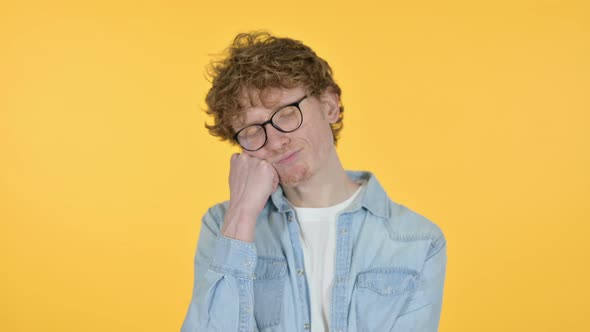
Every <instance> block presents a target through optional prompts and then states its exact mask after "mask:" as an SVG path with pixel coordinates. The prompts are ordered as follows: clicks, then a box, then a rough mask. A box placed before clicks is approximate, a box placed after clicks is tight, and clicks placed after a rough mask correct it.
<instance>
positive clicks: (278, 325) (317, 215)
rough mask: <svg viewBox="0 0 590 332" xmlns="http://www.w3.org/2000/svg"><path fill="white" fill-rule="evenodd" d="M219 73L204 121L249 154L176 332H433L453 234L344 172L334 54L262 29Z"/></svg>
mask: <svg viewBox="0 0 590 332" xmlns="http://www.w3.org/2000/svg"><path fill="white" fill-rule="evenodd" d="M211 69H212V71H211V75H212V77H213V80H212V87H211V89H210V91H209V93H208V95H207V99H206V101H207V105H208V108H209V109H208V113H209V114H210V115H212V116H213V117H214V124H213V125H208V126H207V128H208V129H209V131H210V133H211V134H213V135H215V136H218V137H221V138H222V139H227V140H230V141H232V142H233V143H237V144H239V145H240V146H241V148H242V153H239V154H234V155H233V156H232V157H231V161H230V174H229V186H230V200H229V201H226V202H223V203H220V204H217V205H215V206H213V207H211V208H210V209H209V210H208V211H207V213H205V215H204V217H203V221H202V227H201V233H200V237H199V241H198V247H197V252H196V256H195V281H194V290H193V297H192V301H191V303H190V306H189V309H188V313H187V315H186V318H185V320H184V324H183V326H182V331H183V332H189V331H190V332H194V331H224V332H225V331H227V332H230V331H244V332H246V331H248V332H251V331H309V330H312V331H316V332H317V331H395V332H402V331H404V332H405V331H436V330H437V329H438V323H439V318H440V313H441V305H442V295H443V286H444V278H445V267H446V259H447V258H446V241H445V237H444V235H443V233H442V231H441V230H440V228H439V227H438V226H437V225H435V224H434V223H432V222H431V221H429V220H428V219H426V218H425V217H423V216H421V215H419V214H417V213H415V212H413V211H411V210H409V209H408V208H406V207H405V206H403V205H400V204H397V203H395V202H393V201H391V200H390V199H389V197H388V196H387V194H386V193H385V191H384V190H383V188H382V187H381V185H380V184H379V182H378V181H377V179H376V178H375V176H374V175H372V174H371V173H370V172H362V171H361V172H353V171H345V170H344V168H343V167H342V164H341V163H340V159H339V158H338V155H337V153H336V149H335V144H336V142H337V139H338V134H339V132H340V130H341V129H342V112H343V107H342V106H341V103H340V95H341V90H340V88H339V86H338V85H337V84H336V83H335V81H334V79H333V77H332V71H331V69H330V66H329V65H328V63H327V62H325V61H324V60H323V59H321V58H319V57H318V56H317V55H316V54H315V53H314V52H313V51H312V50H311V49H310V48H309V47H307V46H305V45H304V44H302V43H301V42H299V41H295V40H292V39H289V38H277V37H273V36H271V35H269V34H268V33H264V32H255V33H252V34H239V35H238V36H237V37H236V38H235V40H234V42H233V44H232V45H231V46H230V48H229V49H228V54H227V57H226V58H224V59H223V60H221V61H218V62H214V63H213V64H212V67H211Z"/></svg>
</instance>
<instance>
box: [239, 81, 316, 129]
mask: <svg viewBox="0 0 590 332" xmlns="http://www.w3.org/2000/svg"><path fill="white" fill-rule="evenodd" d="M304 94H305V89H304V88H303V87H300V86H299V87H295V88H284V87H269V88H265V89H244V90H242V91H241V92H240V94H239V96H238V103H239V107H240V112H239V115H238V118H237V119H235V121H233V124H234V127H235V128H240V127H244V126H246V125H249V124H252V123H259V122H262V121H265V120H267V119H268V117H269V116H270V115H271V113H272V112H274V111H275V110H277V109H278V108H280V107H281V106H285V105H287V104H290V103H292V102H294V101H296V99H297V98H300V97H302V96H303V95H304Z"/></svg>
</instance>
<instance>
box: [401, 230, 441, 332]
mask: <svg viewBox="0 0 590 332" xmlns="http://www.w3.org/2000/svg"><path fill="white" fill-rule="evenodd" d="M446 263H447V245H446V240H445V238H444V235H441V236H440V237H439V238H438V239H437V240H435V241H433V242H432V244H431V248H430V250H429V252H428V255H427V258H426V261H425V263H424V268H423V269H422V274H421V276H420V286H419V287H418V289H417V291H416V292H415V293H414V295H413V296H412V298H411V299H410V300H409V303H408V306H407V308H406V310H405V311H404V313H402V314H401V315H400V316H399V317H398V319H397V321H396V324H395V327H394V328H393V330H392V332H402V331H403V332H409V331H414V332H435V331H438V324H439V320H440V314H441V309H442V299H443V288H444V282H445V272H446Z"/></svg>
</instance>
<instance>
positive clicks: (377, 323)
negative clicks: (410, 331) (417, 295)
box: [353, 266, 420, 331]
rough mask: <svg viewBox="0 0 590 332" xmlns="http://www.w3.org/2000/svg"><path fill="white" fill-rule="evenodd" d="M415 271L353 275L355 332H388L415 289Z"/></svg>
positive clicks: (380, 270)
mask: <svg viewBox="0 0 590 332" xmlns="http://www.w3.org/2000/svg"><path fill="white" fill-rule="evenodd" d="M419 275H420V274H419V273H418V271H415V270H412V269H409V268H405V267H397V266H392V267H379V268H373V269H370V270H367V271H363V272H361V273H359V274H358V275H357V280H356V286H355V289H354V295H353V296H354V301H355V306H356V317H371V318H370V319H364V320H362V321H358V322H357V324H360V326H358V327H359V328H358V330H359V331H382V330H389V329H390V328H392V327H393V326H394V324H395V320H396V319H397V317H398V315H399V313H400V312H401V311H402V310H403V309H404V306H405V305H406V304H407V302H408V300H409V299H410V297H411V295H412V294H413V292H414V291H415V290H416V289H417V287H418V280H419Z"/></svg>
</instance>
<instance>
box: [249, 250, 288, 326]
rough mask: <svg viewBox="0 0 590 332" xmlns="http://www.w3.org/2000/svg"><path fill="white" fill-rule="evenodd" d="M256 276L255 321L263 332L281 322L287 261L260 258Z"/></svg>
mask: <svg viewBox="0 0 590 332" xmlns="http://www.w3.org/2000/svg"><path fill="white" fill-rule="evenodd" d="M254 274H255V279H254V319H255V320H256V325H257V326H258V329H260V330H262V329H264V328H267V327H271V326H276V325H278V324H279V323H280V322H281V312H282V304H283V292H284V289H285V280H286V276H287V261H286V260H285V258H283V257H271V256H258V259H257V261H256V269H255V272H254Z"/></svg>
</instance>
